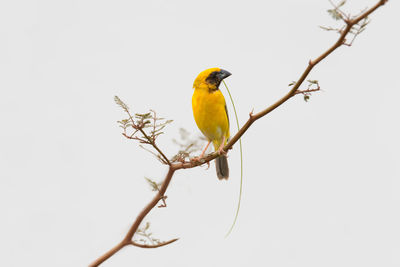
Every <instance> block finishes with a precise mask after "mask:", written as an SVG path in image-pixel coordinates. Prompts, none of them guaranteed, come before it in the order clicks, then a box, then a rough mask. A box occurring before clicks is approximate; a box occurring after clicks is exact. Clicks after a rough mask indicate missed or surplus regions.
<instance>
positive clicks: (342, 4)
mask: <svg viewBox="0 0 400 267" xmlns="http://www.w3.org/2000/svg"><path fill="white" fill-rule="evenodd" d="M344 4H346V0H343V1H342V2H340V3H339V5H338V6H337V7H341V6H344Z"/></svg>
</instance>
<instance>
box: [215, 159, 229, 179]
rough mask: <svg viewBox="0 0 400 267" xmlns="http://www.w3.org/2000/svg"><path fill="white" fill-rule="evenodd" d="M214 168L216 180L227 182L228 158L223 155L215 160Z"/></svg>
mask: <svg viewBox="0 0 400 267" xmlns="http://www.w3.org/2000/svg"><path fill="white" fill-rule="evenodd" d="M215 167H216V168H217V176H218V179H220V180H222V179H226V180H228V178H229V167H228V158H227V157H226V156H225V155H221V156H219V157H218V158H216V159H215Z"/></svg>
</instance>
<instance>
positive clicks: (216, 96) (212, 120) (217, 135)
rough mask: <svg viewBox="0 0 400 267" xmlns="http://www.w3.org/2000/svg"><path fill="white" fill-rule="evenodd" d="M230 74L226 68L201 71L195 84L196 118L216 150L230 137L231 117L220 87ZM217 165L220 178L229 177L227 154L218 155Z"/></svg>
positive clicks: (194, 109) (194, 102) (193, 103)
mask: <svg viewBox="0 0 400 267" xmlns="http://www.w3.org/2000/svg"><path fill="white" fill-rule="evenodd" d="M229 75H230V73H229V72H227V71H225V70H221V69H219V68H211V69H207V70H205V71H203V72H201V73H200V74H199V75H198V76H197V78H196V80H195V81H194V84H193V88H194V93H193V97H192V108H193V115H194V119H195V121H196V124H197V126H198V127H199V129H200V131H201V132H202V133H203V134H204V136H205V137H206V138H207V139H208V140H209V142H212V143H213V145H214V149H215V151H217V150H220V149H222V147H223V146H224V145H225V144H226V142H227V140H228V139H229V118H228V114H227V109H226V104H225V98H224V96H223V94H222V93H221V91H220V90H219V88H218V87H219V85H220V83H221V81H222V80H223V79H224V78H226V77H228V76H229ZM203 153H204V152H203ZM203 153H202V155H203ZM202 155H201V156H202ZM216 165H217V175H218V178H220V179H228V176H229V170H228V164H227V160H226V156H225V155H221V156H220V157H218V158H217V159H216Z"/></svg>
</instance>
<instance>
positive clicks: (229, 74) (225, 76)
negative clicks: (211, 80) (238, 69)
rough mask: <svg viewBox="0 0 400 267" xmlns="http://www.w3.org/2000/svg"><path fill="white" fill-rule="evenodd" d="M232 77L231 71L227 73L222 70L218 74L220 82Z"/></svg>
mask: <svg viewBox="0 0 400 267" xmlns="http://www.w3.org/2000/svg"><path fill="white" fill-rule="evenodd" d="M231 75H232V73H230V72H229V71H226V70H222V69H221V70H220V71H219V72H218V74H217V76H218V79H219V80H220V81H222V80H223V79H225V78H227V77H229V76H231Z"/></svg>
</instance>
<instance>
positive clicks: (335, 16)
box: [328, 9, 343, 20]
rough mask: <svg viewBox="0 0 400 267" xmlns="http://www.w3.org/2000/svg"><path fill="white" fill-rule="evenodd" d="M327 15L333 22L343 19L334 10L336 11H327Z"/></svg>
mask: <svg viewBox="0 0 400 267" xmlns="http://www.w3.org/2000/svg"><path fill="white" fill-rule="evenodd" d="M328 13H329V15H331V17H332V18H333V19H335V20H341V19H343V17H342V15H341V14H340V13H339V12H338V11H337V10H336V9H329V10H328Z"/></svg>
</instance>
